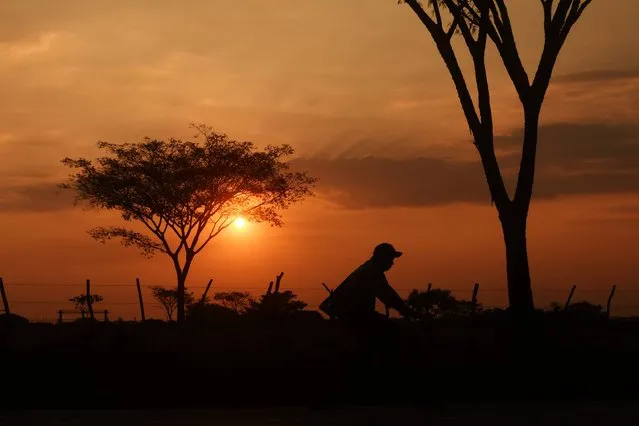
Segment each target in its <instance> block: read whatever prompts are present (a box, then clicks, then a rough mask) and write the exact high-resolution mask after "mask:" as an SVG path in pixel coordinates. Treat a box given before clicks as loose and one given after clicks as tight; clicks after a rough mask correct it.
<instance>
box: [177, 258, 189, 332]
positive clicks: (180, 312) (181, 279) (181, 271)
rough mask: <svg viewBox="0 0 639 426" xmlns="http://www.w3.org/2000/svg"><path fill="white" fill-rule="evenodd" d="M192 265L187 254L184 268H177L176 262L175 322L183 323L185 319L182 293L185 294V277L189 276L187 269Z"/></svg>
mask: <svg viewBox="0 0 639 426" xmlns="http://www.w3.org/2000/svg"><path fill="white" fill-rule="evenodd" d="M192 263H193V255H192V254H189V253H187V255H186V259H185V261H184V266H183V267H182V268H179V264H178V263H177V261H176V272H177V322H179V323H181V322H184V320H185V319H186V306H185V297H184V293H185V292H186V277H187V276H188V275H189V269H191V264H192Z"/></svg>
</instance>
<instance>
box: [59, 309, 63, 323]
mask: <svg viewBox="0 0 639 426" xmlns="http://www.w3.org/2000/svg"><path fill="white" fill-rule="evenodd" d="M58 324H62V309H60V310H59V311H58Z"/></svg>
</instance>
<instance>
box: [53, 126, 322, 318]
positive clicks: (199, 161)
mask: <svg viewBox="0 0 639 426" xmlns="http://www.w3.org/2000/svg"><path fill="white" fill-rule="evenodd" d="M193 127H194V128H195V129H196V130H197V131H198V135H196V138H197V137H203V141H201V142H199V143H198V142H197V141H196V142H191V141H182V140H177V139H169V140H167V141H163V140H156V139H150V138H145V139H144V140H143V141H141V142H140V143H135V144H131V143H125V144H114V143H109V142H99V143H98V148H100V149H102V150H104V151H106V152H107V153H108V155H107V156H105V157H100V158H98V159H97V160H95V161H90V160H87V159H84V158H80V159H70V158H65V159H64V160H62V162H63V163H64V164H65V165H66V166H68V167H70V168H72V169H77V172H76V173H75V174H72V175H71V176H70V178H69V181H68V182H67V183H64V184H62V185H61V187H63V188H70V189H73V190H75V191H76V195H77V197H76V202H77V201H84V202H87V203H88V205H89V206H90V207H94V208H105V209H108V210H117V211H119V212H120V213H121V216H122V218H123V219H124V220H125V221H127V222H137V223H138V224H139V228H140V231H142V232H140V231H138V230H135V229H128V228H124V227H118V226H115V227H106V228H105V227H98V228H94V229H92V230H91V231H90V235H91V236H92V237H93V238H95V239H97V240H99V241H101V242H106V240H109V239H112V238H118V239H120V240H121V242H122V243H123V244H124V245H125V246H134V247H137V248H138V249H140V250H141V251H142V253H143V254H144V255H146V256H149V257H150V256H152V255H153V254H155V253H156V252H161V253H165V254H166V255H168V256H169V257H170V258H171V260H172V262H173V266H174V268H175V272H176V274H177V296H178V302H177V319H178V321H182V320H183V319H184V309H185V300H184V287H185V283H186V278H187V275H188V273H189V270H190V268H191V265H192V263H193V260H194V258H195V256H196V255H197V254H198V253H200V252H201V251H202V250H203V249H204V248H205V247H206V246H207V244H208V243H209V242H210V241H211V240H212V239H213V238H215V237H216V236H217V235H219V234H220V232H222V231H223V230H224V229H226V228H227V227H228V226H229V225H230V224H231V223H232V222H233V220H234V219H235V218H237V217H243V218H245V219H246V220H249V221H253V222H267V223H270V224H271V225H275V226H280V225H281V224H282V217H281V214H280V211H281V210H282V209H286V208H288V207H289V206H290V205H291V204H292V203H295V202H298V201H301V200H302V199H303V198H304V197H306V196H307V195H310V194H311V191H310V187H311V186H312V184H313V183H314V181H315V179H313V178H311V177H309V176H307V175H306V173H293V172H290V171H289V167H288V163H286V162H284V160H283V159H284V158H285V157H287V156H290V155H291V154H293V148H291V147H290V146H288V145H280V146H270V145H269V146H267V147H266V148H265V149H264V150H263V151H259V150H257V149H256V147H255V146H254V145H253V144H252V143H251V142H238V141H235V140H232V139H229V138H228V137H227V136H226V135H223V134H219V133H215V132H214V131H213V130H211V129H210V128H209V127H206V126H204V125H197V126H193Z"/></svg>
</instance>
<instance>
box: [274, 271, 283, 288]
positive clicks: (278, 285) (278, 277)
mask: <svg viewBox="0 0 639 426" xmlns="http://www.w3.org/2000/svg"><path fill="white" fill-rule="evenodd" d="M283 276H284V272H280V274H279V275H277V277H276V280H275V293H279V292H280V282H281V281H282V277H283Z"/></svg>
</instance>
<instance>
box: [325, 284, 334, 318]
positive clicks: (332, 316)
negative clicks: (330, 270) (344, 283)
mask: <svg viewBox="0 0 639 426" xmlns="http://www.w3.org/2000/svg"><path fill="white" fill-rule="evenodd" d="M322 287H324V289H326V291H328V294H333V290H332V289H331V288H329V286H327V285H326V283H322ZM330 319H331V321H334V320H335V315H330Z"/></svg>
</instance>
